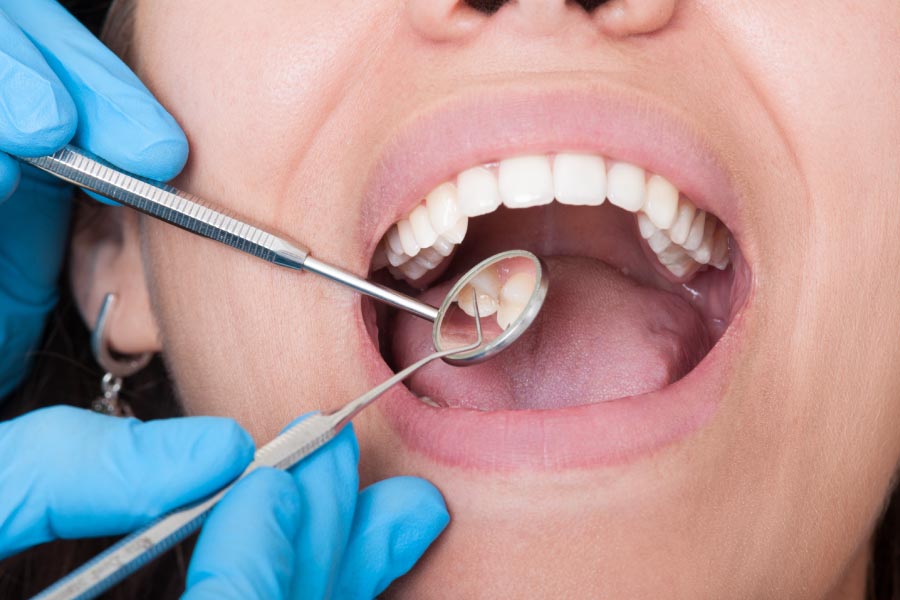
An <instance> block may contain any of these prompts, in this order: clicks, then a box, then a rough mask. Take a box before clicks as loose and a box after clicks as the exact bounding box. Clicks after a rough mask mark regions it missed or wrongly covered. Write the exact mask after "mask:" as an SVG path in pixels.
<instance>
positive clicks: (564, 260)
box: [391, 257, 710, 410]
mask: <svg viewBox="0 0 900 600" xmlns="http://www.w3.org/2000/svg"><path fill="white" fill-rule="evenodd" d="M545 260H546V262H547V264H548V266H549V272H550V288H549V292H548V295H547V299H546V301H545V303H544V307H543V308H542V309H541V313H540V315H539V316H538V318H537V319H536V320H535V322H534V323H533V324H532V326H531V327H530V328H529V330H528V331H527V332H526V333H525V334H524V335H523V336H522V337H521V338H519V340H517V341H516V342H515V343H514V344H513V345H512V346H511V347H510V348H508V349H507V350H505V351H504V352H502V353H501V354H500V355H498V356H497V357H496V358H494V359H492V360H490V361H488V362H485V363H481V364H478V365H473V366H468V367H453V366H450V365H448V364H446V363H444V362H441V361H436V362H434V363H432V364H430V365H429V366H427V367H425V368H424V369H421V370H420V371H419V372H418V373H416V374H415V375H414V376H413V377H412V379H411V380H410V381H409V387H410V389H411V390H412V391H413V392H414V393H416V394H417V395H419V396H427V397H429V398H431V400H432V401H434V402H436V403H438V404H440V405H442V406H449V407H463V408H474V409H480V410H504V409H551V408H562V407H566V406H574V405H578V404H589V403H592V402H602V401H604V400H612V399H616V398H622V397H624V396H633V395H637V394H643V393H646V392H651V391H654V390H657V389H660V388H662V387H664V386H666V385H667V384H669V383H671V382H673V381H676V380H677V379H679V378H681V377H682V376H683V375H685V374H686V373H687V372H688V371H690V370H691V369H692V368H693V367H694V366H695V365H696V364H697V363H698V362H699V361H700V359H701V358H702V357H703V356H705V355H706V353H707V351H708V350H709V346H710V338H709V335H708V333H707V331H706V328H705V327H704V325H703V323H702V322H701V320H700V317H699V316H698V315H697V313H696V312H695V311H694V309H692V308H691V306H690V305H689V304H688V303H687V302H686V301H684V300H682V299H681V298H679V297H677V296H675V295H674V294H671V293H669V292H664V291H661V290H656V289H650V288H646V287H642V286H641V285H639V284H638V283H636V282H635V281H633V280H631V279H629V278H628V277H626V276H624V275H622V274H621V273H620V272H619V271H617V270H615V269H613V268H611V267H609V266H607V265H606V264H604V263H602V262H600V261H598V260H595V259H591V258H584V257H551V258H547V259H545ZM450 285H451V283H447V284H444V285H441V286H438V287H435V288H432V289H430V290H428V291H426V292H424V293H423V294H422V295H421V299H422V300H423V301H426V302H429V303H431V304H434V305H438V304H440V300H441V298H443V295H444V294H446V293H447V292H448V291H449V288H450ZM488 318H490V317H488ZM473 336H474V331H473ZM431 351H432V348H431V324H430V323H428V322H426V321H423V320H421V319H418V318H416V317H413V316H411V315H407V314H400V315H398V316H397V318H396V321H395V325H394V333H393V338H392V347H391V354H392V356H393V358H394V361H395V363H396V364H397V365H398V366H404V365H408V364H410V363H412V362H414V361H415V360H417V359H418V358H421V357H422V356H425V355H426V354H428V353H430V352H431Z"/></svg>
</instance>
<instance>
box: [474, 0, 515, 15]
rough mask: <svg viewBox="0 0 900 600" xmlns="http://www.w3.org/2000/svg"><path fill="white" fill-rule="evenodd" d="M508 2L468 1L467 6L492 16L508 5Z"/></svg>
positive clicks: (493, 0)
mask: <svg viewBox="0 0 900 600" xmlns="http://www.w3.org/2000/svg"><path fill="white" fill-rule="evenodd" d="M506 1H507V0H466V4H468V5H469V6H470V7H471V8H474V9H475V10H477V11H478V12H480V13H484V14H486V15H492V14H494V13H495V12H497V11H498V10H500V7H502V6H503V5H504V4H506Z"/></svg>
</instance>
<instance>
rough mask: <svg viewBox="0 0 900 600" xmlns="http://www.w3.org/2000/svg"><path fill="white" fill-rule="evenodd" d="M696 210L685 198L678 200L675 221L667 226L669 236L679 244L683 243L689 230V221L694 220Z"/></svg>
mask: <svg viewBox="0 0 900 600" xmlns="http://www.w3.org/2000/svg"><path fill="white" fill-rule="evenodd" d="M696 211H697V209H696V208H695V207H694V205H693V203H691V201H690V200H688V199H687V198H681V199H680V200H679V201H678V216H676V217H675V223H674V224H673V225H672V227H670V228H669V238H670V239H671V240H672V241H673V242H675V243H676V244H678V245H679V246H680V245H682V244H684V242H685V240H687V237H688V233H690V232H691V223H692V222H693V221H694V213H695V212H696Z"/></svg>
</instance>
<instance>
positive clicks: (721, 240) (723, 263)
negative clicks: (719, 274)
mask: <svg viewBox="0 0 900 600" xmlns="http://www.w3.org/2000/svg"><path fill="white" fill-rule="evenodd" d="M728 262H729V261H728V228H727V227H725V226H724V225H722V224H721V223H719V225H718V227H716V233H715V235H714V236H713V251H712V256H711V257H710V259H709V264H711V265H712V266H714V267H715V268H717V269H719V270H720V271H722V270H724V269H725V267H727V266H728Z"/></svg>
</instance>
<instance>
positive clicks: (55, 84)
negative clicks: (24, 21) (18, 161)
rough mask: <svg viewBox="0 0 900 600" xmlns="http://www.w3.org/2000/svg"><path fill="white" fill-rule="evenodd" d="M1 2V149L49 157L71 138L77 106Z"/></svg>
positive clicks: (76, 121)
mask: <svg viewBox="0 0 900 600" xmlns="http://www.w3.org/2000/svg"><path fill="white" fill-rule="evenodd" d="M5 4H8V3H0V151H5V152H9V153H12V154H21V155H23V156H40V155H42V154H49V153H51V152H54V151H55V150H56V149H57V148H59V147H60V146H62V145H63V144H65V143H66V142H67V141H69V139H71V138H72V136H73V135H74V134H75V128H76V126H77V124H78V116H77V112H76V108H75V104H74V102H73V100H72V98H71V96H70V95H69V93H68V92H67V91H66V88H65V86H64V84H63V83H62V82H61V81H60V80H59V78H58V77H57V76H56V74H55V73H54V71H53V69H51V68H50V66H49V65H48V64H47V62H46V61H45V60H44V57H43V56H42V55H41V53H40V52H39V51H38V49H37V48H35V47H34V45H33V44H32V43H31V41H30V40H29V39H28V37H27V36H26V35H25V34H24V33H23V32H22V31H21V30H20V29H19V27H18V26H17V25H16V23H14V22H13V21H12V20H11V19H10V18H9V16H7V15H6V14H5V13H4V12H3V10H2V9H3V8H4V6H5ZM19 4H21V5H26V6H27V5H29V4H31V3H30V2H19Z"/></svg>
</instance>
